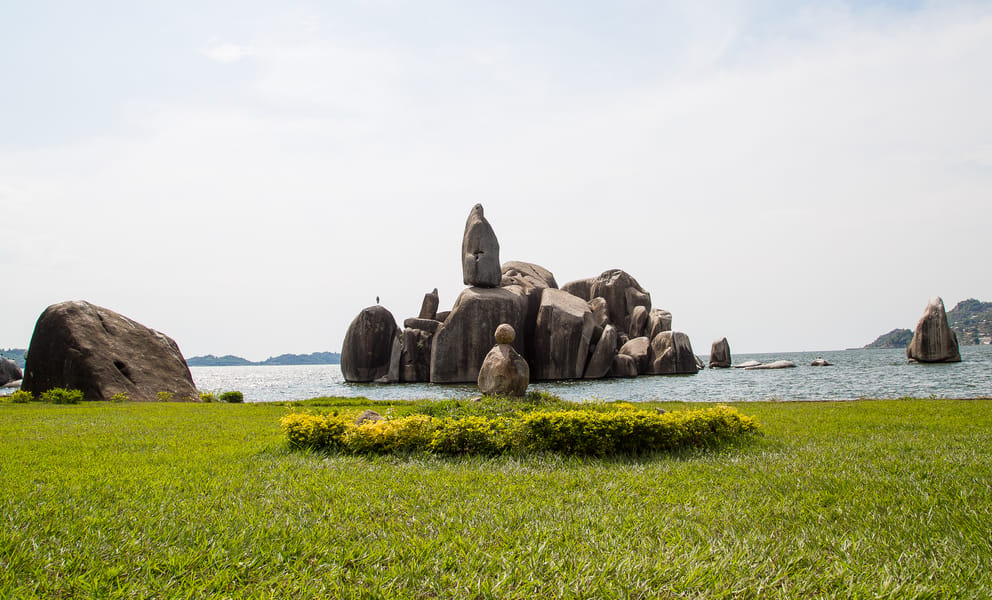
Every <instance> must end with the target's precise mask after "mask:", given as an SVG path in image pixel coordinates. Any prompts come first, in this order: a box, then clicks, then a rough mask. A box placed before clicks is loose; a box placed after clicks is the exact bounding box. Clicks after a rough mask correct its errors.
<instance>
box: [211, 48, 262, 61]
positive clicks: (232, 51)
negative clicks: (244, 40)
mask: <svg viewBox="0 0 992 600" xmlns="http://www.w3.org/2000/svg"><path fill="white" fill-rule="evenodd" d="M204 54H206V56H207V58H209V59H210V60H215V61H217V62H220V63H234V62H238V61H239V60H241V59H243V58H246V57H249V56H251V55H252V54H253V52H252V50H251V48H249V47H247V46H239V45H238V44H215V45H212V46H210V47H209V48H207V50H206V52H205V53H204Z"/></svg>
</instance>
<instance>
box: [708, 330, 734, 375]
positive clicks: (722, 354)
mask: <svg viewBox="0 0 992 600" xmlns="http://www.w3.org/2000/svg"><path fill="white" fill-rule="evenodd" d="M730 362H731V361H730V343H729V342H727V338H725V337H722V338H720V339H718V340H716V341H715V342H713V345H712V346H710V368H711V369H714V368H719V369H726V368H728V367H730Z"/></svg>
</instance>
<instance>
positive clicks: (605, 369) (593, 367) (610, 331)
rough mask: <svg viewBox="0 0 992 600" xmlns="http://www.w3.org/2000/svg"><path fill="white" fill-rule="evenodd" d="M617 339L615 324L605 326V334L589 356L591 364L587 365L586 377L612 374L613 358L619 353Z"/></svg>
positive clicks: (594, 377) (592, 377) (596, 377)
mask: <svg viewBox="0 0 992 600" xmlns="http://www.w3.org/2000/svg"><path fill="white" fill-rule="evenodd" d="M617 341H618V337H617V328H616V327H614V326H613V325H607V326H606V327H604V328H603V334H602V335H601V336H600V338H599V342H597V343H596V348H595V349H594V350H593V351H592V356H590V357H589V364H588V365H586V372H585V375H583V377H584V378H585V379H599V378H601V377H606V376H607V375H609V374H610V368H611V367H612V366H613V359H614V358H615V357H616V355H617ZM635 368H636V367H635ZM635 375H636V373H635Z"/></svg>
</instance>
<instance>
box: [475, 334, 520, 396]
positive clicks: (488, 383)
mask: <svg viewBox="0 0 992 600" xmlns="http://www.w3.org/2000/svg"><path fill="white" fill-rule="evenodd" d="M494 337H495V338H496V345H495V346H493V348H492V350H490V351H489V353H488V354H486V358H485V359H484V360H483V361H482V367H481V368H480V369H479V378H478V381H477V383H478V385H479V391H480V392H482V393H483V394H487V395H490V396H492V395H498V396H523V395H524V394H525V393H526V392H527V385H528V384H530V367H529V366H528V365H527V361H526V360H525V359H524V357H522V356H520V354H519V353H518V352H517V351H516V350H514V349H513V346H512V344H513V341H514V340H515V339H516V332H515V331H514V330H513V327H511V326H510V325H508V324H506V323H503V324H502V325H500V326H499V327H497V328H496V333H495V335H494Z"/></svg>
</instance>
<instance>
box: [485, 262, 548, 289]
mask: <svg viewBox="0 0 992 600" xmlns="http://www.w3.org/2000/svg"><path fill="white" fill-rule="evenodd" d="M499 285H500V287H508V286H511V285H519V286H520V287H522V288H524V289H525V290H527V289H545V288H554V289H558V283H557V282H556V281H555V276H554V275H552V273H551V271H549V270H547V269H545V268H544V267H542V266H540V265H535V264H534V263H529V262H522V261H519V260H511V261H509V262H507V263H505V264H503V268H502V278H501V279H500V284H499Z"/></svg>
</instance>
